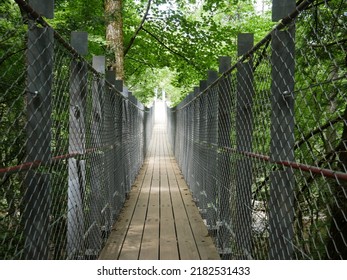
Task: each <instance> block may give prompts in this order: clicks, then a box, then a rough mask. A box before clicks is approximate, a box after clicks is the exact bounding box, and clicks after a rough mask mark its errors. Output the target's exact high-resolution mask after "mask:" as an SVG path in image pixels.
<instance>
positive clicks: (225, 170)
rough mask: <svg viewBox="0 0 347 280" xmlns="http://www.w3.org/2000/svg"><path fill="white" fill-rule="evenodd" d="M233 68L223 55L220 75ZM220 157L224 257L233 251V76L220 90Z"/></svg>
mask: <svg viewBox="0 0 347 280" xmlns="http://www.w3.org/2000/svg"><path fill="white" fill-rule="evenodd" d="M230 67H231V58H230V57H228V56H223V57H220V58H219V74H220V75H222V74H223V73H224V72H226V71H227V70H228V69H229V68H230ZM218 95H219V96H218V149H219V152H218V159H217V173H218V174H217V184H218V200H219V201H218V209H219V212H218V231H217V240H218V244H217V246H218V249H219V251H220V255H222V258H229V256H230V254H231V226H232V225H231V215H230V212H231V209H230V194H231V193H230V191H231V190H230V188H231V186H230V184H231V182H232V178H231V153H230V151H229V150H228V149H226V148H230V147H231V109H232V108H231V106H232V92H231V75H230V74H228V75H224V76H223V77H222V78H221V81H220V85H219V91H218Z"/></svg>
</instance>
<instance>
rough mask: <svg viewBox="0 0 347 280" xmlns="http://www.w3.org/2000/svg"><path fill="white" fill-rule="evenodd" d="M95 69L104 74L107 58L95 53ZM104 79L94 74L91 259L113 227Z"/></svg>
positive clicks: (90, 223) (96, 253)
mask: <svg viewBox="0 0 347 280" xmlns="http://www.w3.org/2000/svg"><path fill="white" fill-rule="evenodd" d="M92 65H93V68H94V69H95V70H96V71H97V72H99V73H101V74H105V57H104V56H93V62H92ZM104 104H105V80H104V79H103V78H101V77H98V76H97V75H95V74H94V78H93V83H92V119H91V146H92V148H93V149H94V150H95V152H94V153H93V155H92V158H91V160H90V168H91V174H92V175H91V178H90V192H91V193H90V199H89V205H90V219H89V224H88V230H87V233H88V235H87V241H88V245H87V246H88V247H87V249H88V251H87V252H86V253H87V254H88V257H89V258H94V257H95V256H97V255H98V254H99V251H100V249H101V243H102V235H107V232H109V231H110V228H111V226H112V224H111V221H110V216H111V212H112V211H111V205H110V200H109V192H110V191H109V189H108V184H109V181H108V179H109V178H108V176H107V175H108V173H107V171H106V170H105V169H104V168H105V161H106V158H105V154H104V152H103V151H102V149H103V148H105V146H106V143H105V135H104V130H105V127H104V125H105V111H104V109H105V106H104Z"/></svg>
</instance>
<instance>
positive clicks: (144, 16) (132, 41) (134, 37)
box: [124, 0, 152, 56]
mask: <svg viewBox="0 0 347 280" xmlns="http://www.w3.org/2000/svg"><path fill="white" fill-rule="evenodd" d="M151 2H152V0H148V3H147V8H146V12H145V14H144V15H143V18H142V20H141V23H140V25H139V27H138V28H137V29H136V31H135V33H134V35H133V36H132V37H131V39H130V42H129V44H128V46H127V47H126V49H125V51H124V56H126V55H127V53H128V51H129V50H130V48H131V46H132V45H133V44H134V42H135V39H136V36H137V34H139V32H140V30H141V29H142V27H143V25H144V23H145V21H146V19H147V16H148V13H149V10H150V8H151Z"/></svg>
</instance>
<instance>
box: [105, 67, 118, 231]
mask: <svg viewBox="0 0 347 280" xmlns="http://www.w3.org/2000/svg"><path fill="white" fill-rule="evenodd" d="M106 81H107V83H106V91H105V112H106V116H105V126H104V134H105V139H106V143H105V144H106V146H107V150H108V151H109V152H107V153H106V167H107V171H108V178H109V180H108V183H109V185H108V201H109V204H110V209H111V215H110V224H111V225H112V224H113V221H114V220H115V219H116V216H117V213H118V212H119V211H120V209H119V208H120V201H119V197H116V196H117V194H119V191H118V184H119V182H120V180H118V178H117V167H116V164H117V137H118V135H117V129H118V121H117V115H116V114H117V113H118V112H117V110H118V107H117V95H116V94H115V90H114V86H115V82H116V78H115V72H114V71H111V70H110V71H106Z"/></svg>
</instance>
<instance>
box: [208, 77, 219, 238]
mask: <svg viewBox="0 0 347 280" xmlns="http://www.w3.org/2000/svg"><path fill="white" fill-rule="evenodd" d="M217 79H218V72H217V71H214V70H209V71H208V77H207V84H208V86H209V89H208V95H207V100H206V101H207V112H206V113H207V145H208V148H207V165H206V166H207V173H208V178H207V182H206V195H207V213H206V218H207V226H208V228H209V230H210V232H211V234H212V235H215V234H216V229H217V181H216V166H217V142H218V131H217V130H218V90H219V89H218V87H217V86H212V84H213V83H214V82H215V81H216V80H217Z"/></svg>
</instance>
